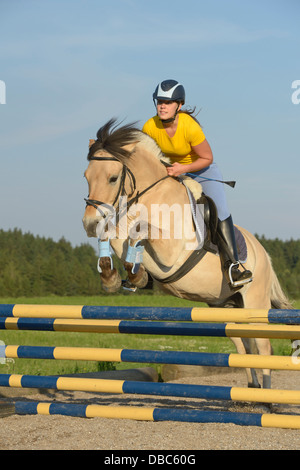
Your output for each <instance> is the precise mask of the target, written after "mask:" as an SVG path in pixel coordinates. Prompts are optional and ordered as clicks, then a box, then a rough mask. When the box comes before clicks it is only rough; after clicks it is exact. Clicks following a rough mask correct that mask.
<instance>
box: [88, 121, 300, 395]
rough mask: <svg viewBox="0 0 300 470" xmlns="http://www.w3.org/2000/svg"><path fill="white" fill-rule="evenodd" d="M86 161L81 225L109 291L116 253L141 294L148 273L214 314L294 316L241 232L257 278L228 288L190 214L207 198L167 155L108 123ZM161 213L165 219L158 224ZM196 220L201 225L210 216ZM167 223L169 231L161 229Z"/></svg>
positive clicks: (251, 379) (243, 342) (264, 346)
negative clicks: (98, 245) (94, 245)
mask: <svg viewBox="0 0 300 470" xmlns="http://www.w3.org/2000/svg"><path fill="white" fill-rule="evenodd" d="M87 159H88V167H87V169H86V171H85V178H86V180H87V182H88V187H89V196H88V198H87V199H85V200H86V209H85V213H84V216H83V225H84V229H85V231H86V234H87V236H88V237H97V238H98V239H99V240H100V239H101V240H102V242H103V245H104V249H103V250H102V253H101V254H99V265H98V270H99V272H100V277H101V281H102V285H103V287H104V288H106V289H107V291H109V292H114V291H116V290H118V289H119V288H120V286H121V278H120V274H119V273H118V271H117V270H116V269H115V268H114V266H113V263H112V258H111V248H112V249H113V252H114V253H115V255H116V256H117V257H118V258H119V259H120V260H121V261H122V262H123V264H124V267H125V269H126V271H127V273H128V279H129V281H130V283H131V284H133V285H135V286H138V287H143V286H145V284H146V283H147V277H148V273H149V274H150V276H151V277H152V278H153V279H154V281H155V283H156V284H157V285H158V286H159V288H161V289H162V290H163V291H165V292H167V293H169V294H171V295H174V296H176V297H179V298H183V299H188V300H192V301H195V302H205V303H206V304H207V305H208V306H209V307H224V308H226V307H234V308H260V309H270V308H291V303H290V301H289V299H288V298H287V297H286V296H285V294H284V293H283V291H282V289H281V286H280V284H279V281H278V279H277V276H276V274H275V272H274V269H273V267H272V262H271V259H270V257H269V255H268V254H267V252H266V251H265V249H264V248H263V247H262V245H261V244H260V243H259V241H258V240H257V239H256V238H255V236H254V235H252V234H251V233H250V232H248V231H247V230H246V229H244V228H242V227H238V226H236V227H237V229H238V230H239V232H240V234H242V237H243V239H244V242H245V244H246V248H247V259H246V260H245V263H244V266H245V268H246V269H249V270H251V271H252V273H253V281H252V282H251V283H248V284H246V285H244V286H243V287H239V288H233V287H231V286H230V285H229V284H228V280H227V279H226V277H225V275H224V272H223V270H222V267H221V263H220V256H219V254H218V251H217V250H213V249H209V246H210V247H212V243H206V248H207V249H206V248H205V246H203V245H205V243H204V242H203V240H202V245H201V243H200V242H199V239H200V241H201V237H200V238H199V233H197V230H196V228H195V225H196V224H195V220H193V216H192V211H191V210H190V207H191V198H190V196H189V193H191V192H192V194H193V195H194V197H195V198H196V199H197V198H199V196H200V197H201V194H202V188H201V185H200V184H199V183H197V182H195V181H194V180H191V179H189V178H188V177H186V178H179V179H177V178H173V177H169V176H168V175H167V171H166V164H168V163H167V161H166V160H167V159H166V157H165V156H164V155H163V153H162V152H161V149H160V148H159V147H158V145H157V144H156V142H155V141H154V140H153V139H152V138H151V137H149V136H148V135H147V134H145V133H143V132H142V131H141V130H139V129H138V128H137V127H136V125H135V124H134V123H133V124H126V125H123V126H121V125H120V124H118V123H117V121H116V119H111V120H109V121H108V122H107V123H106V124H105V125H104V126H103V127H101V128H100V129H99V130H98V132H97V139H96V140H93V139H92V140H91V141H90V148H89V153H88V156H87ZM188 188H189V189H188ZM198 200H199V199H198ZM124 201H125V202H124ZM200 201H201V199H200ZM202 206H203V207H206V206H205V205H202ZM162 207H164V208H165V209H167V212H166V214H167V217H164V215H165V214H164V213H163V211H160V209H161V208H162ZM153 208H154V210H153ZM170 208H172V211H171V210H170ZM186 208H188V210H186ZM168 209H169V212H168ZM175 209H176V210H175ZM158 212H162V213H161V214H160V216H158ZM198 212H199V213H200V217H202V221H203V220H204V218H205V213H206V211H205V210H204V209H203V211H202V212H201V211H198ZM161 215H162V217H161ZM198 215H199V214H198ZM164 218H165V219H166V218H167V219H168V223H167V224H166V223H165V225H164V226H163V219H164ZM180 222H182V223H180ZM178 225H179V226H180V230H178ZM203 225H204V226H205V224H203ZM124 227H125V229H124ZM187 227H188V229H187ZM205 227H206V226H205ZM179 232H181V233H179ZM198 232H199V230H198ZM206 232H207V233H209V230H208V229H207V230H206ZM202 235H203V236H202V239H203V238H204V237H205V235H204V234H202ZM199 247H200V248H199ZM128 253H129V255H128ZM195 259H196V261H195ZM178 273H180V275H178ZM231 340H232V341H233V343H234V345H235V347H236V349H237V352H238V353H240V354H246V353H248V354H249V353H252V352H253V351H254V350H253V341H251V340H249V339H246V338H244V339H241V338H231ZM254 342H255V347H256V351H257V352H258V353H259V354H262V355H271V354H272V347H271V344H270V341H269V340H268V339H265V338H257V339H255V340H254ZM256 351H255V352H256ZM246 373H247V380H248V387H255V388H257V387H260V386H261V385H260V382H259V380H258V377H257V374H256V371H255V370H252V369H251V370H250V369H247V370H246ZM262 386H263V387H264V388H271V371H270V370H265V369H264V370H263V381H262Z"/></svg>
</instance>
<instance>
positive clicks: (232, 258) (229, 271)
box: [191, 163, 252, 286]
mask: <svg viewBox="0 0 300 470" xmlns="http://www.w3.org/2000/svg"><path fill="white" fill-rule="evenodd" d="M194 175H195V177H194V176H193V177H194V178H195V179H196V180H197V181H199V183H201V185H202V188H203V192H204V193H205V194H206V195H207V196H208V197H210V198H211V199H212V200H213V201H214V203H215V205H216V207H217V210H218V219H219V220H218V233H219V235H220V237H221V238H222V240H223V241H224V242H225V244H226V246H227V249H224V244H223V243H220V244H219V247H218V248H219V251H220V257H221V262H222V266H223V269H224V272H225V275H226V277H227V278H228V282H230V283H231V284H232V285H233V286H240V285H243V284H245V283H247V282H249V281H251V280H252V273H251V272H250V271H246V270H244V271H240V270H239V259H238V253H237V247H236V240H235V233H234V226H233V222H232V217H231V215H230V211H229V209H228V205H227V200H226V194H225V189H224V184H223V183H219V182H216V181H210V180H207V181H205V178H211V179H217V180H221V181H222V180H223V176H222V174H221V172H220V170H219V168H218V166H217V165H216V164H215V163H213V164H212V165H210V166H209V167H207V168H205V169H203V170H201V171H199V172H195V173H194ZM191 176H192V175H191ZM225 248H226V247H225Z"/></svg>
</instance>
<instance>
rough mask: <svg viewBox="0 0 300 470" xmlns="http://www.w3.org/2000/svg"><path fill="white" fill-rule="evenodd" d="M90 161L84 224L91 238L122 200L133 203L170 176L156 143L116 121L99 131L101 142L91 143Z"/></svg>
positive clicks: (87, 175) (87, 174) (129, 126)
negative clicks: (133, 200) (154, 184)
mask: <svg viewBox="0 0 300 470" xmlns="http://www.w3.org/2000/svg"><path fill="white" fill-rule="evenodd" d="M87 158H88V161H89V165H88V168H87V170H86V172H85V177H86V179H87V182H88V185H89V197H88V199H86V202H87V207H86V210H85V214H84V217H83V224H84V228H85V230H86V232H87V235H88V236H89V237H96V236H97V233H96V229H97V226H98V223H99V222H101V221H103V219H104V218H106V217H107V215H108V214H111V213H112V212H114V211H115V210H116V209H117V207H118V204H119V200H120V197H121V196H127V197H128V199H129V198H130V197H132V196H133V194H134V193H135V192H136V193H137V192H138V191H140V190H143V189H144V188H145V187H147V186H148V185H149V184H151V183H152V182H155V181H157V180H159V178H161V177H162V176H165V175H166V174H167V173H166V170H165V167H164V166H163V165H162V163H161V161H160V160H162V159H164V156H163V154H162V153H161V151H160V149H159V147H158V146H157V145H156V143H155V142H154V140H153V139H151V138H150V137H149V136H148V135H146V134H144V133H143V132H142V131H140V130H139V129H137V128H136V127H134V124H127V125H125V126H122V127H118V126H117V125H116V121H115V119H111V120H110V121H109V122H107V123H106V124H105V125H104V126H103V127H101V128H100V129H99V131H98V132H97V140H91V141H90V149H89V153H88V157H87Z"/></svg>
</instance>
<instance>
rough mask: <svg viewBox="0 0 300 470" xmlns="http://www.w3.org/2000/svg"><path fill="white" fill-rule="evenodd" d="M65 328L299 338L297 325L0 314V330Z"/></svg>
mask: <svg viewBox="0 0 300 470" xmlns="http://www.w3.org/2000/svg"><path fill="white" fill-rule="evenodd" d="M1 329H3V330H34V331H68V332H85V333H87V332H88V333H126V334H151V335H176V336H178V335H181V336H212V337H225V338H226V337H227V338H230V337H231V338H234V337H238V338H240V337H241V338H273V339H275V338H277V339H291V340H296V339H300V326H297V325H273V324H259V325H243V324H236V323H227V324H224V323H183V322H162V321H161V322H157V321H134V320H133V321H132V320H129V321H126V320H93V319H89V320H86V319H52V318H12V317H3V318H0V330H1Z"/></svg>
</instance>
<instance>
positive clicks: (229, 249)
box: [218, 215, 252, 287]
mask: <svg viewBox="0 0 300 470" xmlns="http://www.w3.org/2000/svg"><path fill="white" fill-rule="evenodd" d="M218 234H219V236H220V237H221V238H222V240H221V241H220V243H218V247H219V251H220V258H221V262H222V265H223V269H224V272H225V276H226V278H227V279H228V282H229V283H230V284H231V285H232V286H233V287H240V286H243V285H244V284H247V283H248V282H251V281H252V273H251V271H249V270H248V269H245V268H243V269H244V271H240V270H239V265H240V263H239V261H238V259H239V257H238V252H237V247H236V241H235V233H234V226H233V222H232V217H231V215H230V216H229V217H228V218H227V219H225V220H223V221H222V222H221V221H220V220H219V221H218ZM224 242H225V243H224ZM224 245H225V246H224Z"/></svg>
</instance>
